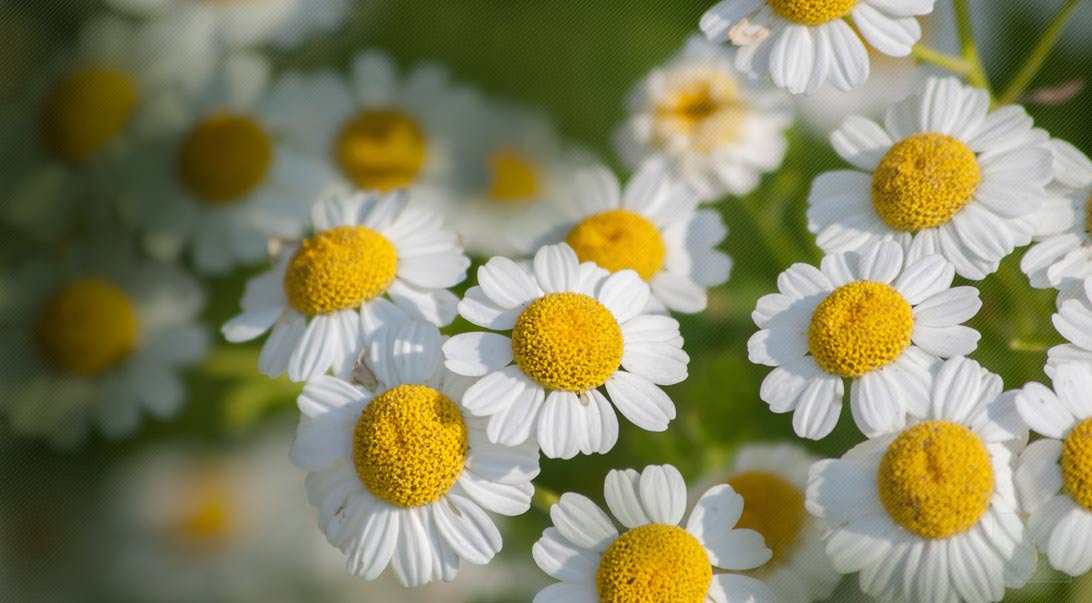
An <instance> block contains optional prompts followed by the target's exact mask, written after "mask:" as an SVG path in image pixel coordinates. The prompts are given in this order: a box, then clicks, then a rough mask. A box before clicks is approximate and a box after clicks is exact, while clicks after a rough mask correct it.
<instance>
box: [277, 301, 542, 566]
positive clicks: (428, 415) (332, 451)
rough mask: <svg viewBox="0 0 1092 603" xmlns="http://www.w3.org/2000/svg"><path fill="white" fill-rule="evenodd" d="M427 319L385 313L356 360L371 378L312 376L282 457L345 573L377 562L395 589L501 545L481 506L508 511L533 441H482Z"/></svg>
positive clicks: (474, 560) (526, 485)
mask: <svg viewBox="0 0 1092 603" xmlns="http://www.w3.org/2000/svg"><path fill="white" fill-rule="evenodd" d="M442 341H443V340H442V338H441V337H440V331H439V329H437V328H436V327H435V326H433V325H428V324H424V323H418V322H415V321H410V320H404V321H398V320H392V321H390V322H389V323H388V326H385V327H383V328H381V329H379V330H377V331H376V332H375V336H374V337H372V339H371V341H370V343H369V344H368V347H367V348H366V350H365V353H364V354H365V358H364V362H365V363H366V365H367V367H368V369H369V370H370V372H371V373H372V374H373V375H374V376H375V380H376V386H375V387H374V388H373V389H370V390H369V389H364V388H363V387H357V386H354V385H351V384H349V383H347V382H345V381H342V380H340V379H338V378H336V377H329V376H320V377H318V378H316V379H315V380H313V381H311V382H310V383H308V384H307V385H306V386H305V387H304V390H303V394H302V395H301V396H300V398H299V407H300V412H301V413H302V416H301V418H300V424H299V428H298V429H297V431H296V439H295V441H294V442H293V444H292V462H293V463H295V464H296V466H298V467H299V468H301V469H303V470H305V471H308V472H310V473H309V474H308V476H307V496H308V498H309V499H310V501H311V504H313V505H314V506H316V507H318V514H319V517H318V522H319V527H320V528H321V529H322V531H323V533H325V534H326V538H327V540H329V542H330V544H332V545H334V546H336V547H337V548H338V549H340V550H341V552H343V553H345V554H346V555H348V569H349V572H350V573H352V574H354V575H358V576H362V577H364V578H365V579H367V580H374V579H375V578H377V577H378V576H379V575H380V574H381V573H382V572H383V571H384V570H385V569H386V567H387V566H388V565H390V566H391V569H392V570H393V571H394V575H395V576H396V577H397V578H398V580H399V581H400V582H401V583H402V584H403V585H405V586H419V585H422V584H426V583H428V582H434V581H438V580H443V581H451V580H453V579H454V578H455V576H456V574H457V572H458V571H459V565H460V563H462V562H464V561H465V562H467V563H470V564H472V565H484V564H486V563H488V562H489V561H490V560H491V559H492V558H493V556H494V555H496V553H497V552H499V551H500V549H501V535H500V531H498V530H497V527H496V525H494V523H493V520H492V519H490V517H489V516H488V515H487V514H486V513H485V511H486V510H489V511H492V512H494V513H501V514H504V515H519V514H521V513H524V512H526V511H527V510H528V509H529V508H530V506H531V496H532V494H533V493H534V487H533V486H532V485H531V480H532V479H533V478H534V477H535V476H536V475H538V447H537V445H536V444H535V442H534V440H528V441H527V442H524V443H523V444H522V445H520V446H516V447H504V446H497V445H495V444H491V443H490V442H489V441H488V440H487V439H486V436H485V426H484V424H483V423H484V422H483V421H481V420H480V419H475V418H474V417H471V416H469V415H468V413H466V411H465V407H464V406H463V405H462V400H463V397H464V392H465V390H466V386H467V385H468V384H469V383H470V380H468V379H467V378H465V377H462V376H459V375H456V374H454V373H452V372H451V371H449V370H447V369H446V368H445V367H444V365H443V362H442V357H441V353H440V346H441V343H442Z"/></svg>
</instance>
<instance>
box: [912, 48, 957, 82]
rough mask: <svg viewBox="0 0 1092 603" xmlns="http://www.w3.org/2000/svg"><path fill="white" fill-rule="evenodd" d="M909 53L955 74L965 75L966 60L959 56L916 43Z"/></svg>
mask: <svg viewBox="0 0 1092 603" xmlns="http://www.w3.org/2000/svg"><path fill="white" fill-rule="evenodd" d="M910 53H911V54H912V55H914V58H915V59H917V60H919V61H921V62H923V63H929V64H930V65H936V66H937V67H940V68H941V69H944V70H946V71H951V72H952V73H954V74H956V75H962V76H966V75H967V71H968V70H967V62H966V61H964V60H963V59H962V58H961V57H957V56H953V55H950V54H947V53H944V52H940V51H939V50H934V49H932V48H928V47H925V46H922V45H921V44H918V45H917V46H915V47H913V48H912V49H911V50H910Z"/></svg>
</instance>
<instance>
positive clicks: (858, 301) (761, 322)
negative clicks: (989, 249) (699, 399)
mask: <svg viewBox="0 0 1092 603" xmlns="http://www.w3.org/2000/svg"><path fill="white" fill-rule="evenodd" d="M954 277H955V272H954V270H953V268H952V266H951V264H949V263H948V262H946V261H945V260H944V258H942V257H940V256H938V255H929V256H925V257H922V258H919V259H916V260H914V259H908V258H907V257H906V255H905V254H904V253H903V250H902V248H901V247H900V246H899V245H897V244H896V243H893V242H891V241H883V242H876V243H872V244H870V245H868V246H866V247H864V248H863V249H861V250H860V251H850V252H845V253H839V254H834V255H829V256H827V257H825V258H823V262H822V263H821V264H820V267H819V268H818V269H817V268H814V267H813V266H809V265H807V264H795V265H793V266H792V267H790V268H789V269H788V270H786V271H785V272H783V273H781V276H780V277H778V280H777V285H778V290H779V291H780V292H779V293H772V294H770V295H766V296H764V297H762V298H761V299H759V300H758V305H757V307H756V308H755V311H754V313H753V314H752V317H753V318H754V321H755V324H757V325H758V327H759V328H760V329H762V330H761V331H759V332H758V333H755V334H754V335H753V336H752V337H751V340H750V341H749V342H748V344H747V348H748V352H749V356H750V359H751V362H754V363H756V364H764V365H766V366H773V367H777V368H775V369H774V370H773V371H772V372H771V373H770V374H769V375H767V376H766V379H765V380H764V381H763V382H762V389H761V391H760V393H759V395H760V396H761V398H762V400H763V401H765V402H766V403H767V404H769V405H770V410H772V411H773V412H776V413H785V412H792V413H793V429H794V430H795V431H796V434H797V435H799V436H801V437H805V438H810V439H819V438H823V437H825V436H827V435H828V434H829V433H830V432H831V430H833V429H834V426H835V425H836V424H837V422H838V417H839V415H840V414H841V412H842V398H843V395H844V393H845V385H844V382H843V380H844V379H851V380H852V384H851V385H850V394H849V398H850V408H851V409H852V411H853V419H854V421H855V422H856V423H857V427H858V428H860V430H861V431H862V432H864V434H865V435H867V436H874V435H877V434H880V433H885V432H890V431H895V430H898V429H901V428H902V427H903V425H905V423H906V418H907V415H910V416H913V417H919V418H920V417H923V416H925V413H926V412H927V411H928V407H929V382H930V370H931V368H932V367H933V366H934V365H935V364H936V362H937V360H938V359H940V358H948V357H951V356H959V355H962V354H969V353H970V352H972V351H974V349H975V348H976V347H977V346H978V339H979V334H978V332H977V331H975V330H974V329H972V328H970V327H967V326H963V325H962V324H961V323H963V322H965V321H967V320H969V319H970V318H971V317H973V316H974V315H975V314H976V313H977V312H978V310H979V308H981V307H982V302H981V301H980V300H979V298H978V290H977V289H975V288H974V287H952V279H953V278H954Z"/></svg>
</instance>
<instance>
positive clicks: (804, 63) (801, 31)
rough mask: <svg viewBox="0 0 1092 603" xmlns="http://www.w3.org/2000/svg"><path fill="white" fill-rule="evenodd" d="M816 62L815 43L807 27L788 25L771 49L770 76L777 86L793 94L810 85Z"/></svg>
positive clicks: (799, 92)
mask: <svg viewBox="0 0 1092 603" xmlns="http://www.w3.org/2000/svg"><path fill="white" fill-rule="evenodd" d="M814 62H815V45H814V43H813V41H812V37H811V33H810V31H809V30H808V28H807V27H804V26H800V25H789V26H786V27H785V28H784V29H783V30H782V31H781V32H780V35H779V36H778V37H777V39H776V40H775V41H774V42H773V47H772V48H771V51H770V77H771V78H772V79H773V83H774V85H775V86H777V87H779V88H785V89H786V90H788V91H789V92H791V93H793V94H801V93H803V92H804V91H805V90H806V89H807V86H808V80H809V79H810V77H811V72H812V69H813V68H814Z"/></svg>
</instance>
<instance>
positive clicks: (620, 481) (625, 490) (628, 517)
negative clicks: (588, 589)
mask: <svg viewBox="0 0 1092 603" xmlns="http://www.w3.org/2000/svg"><path fill="white" fill-rule="evenodd" d="M640 478H641V475H640V474H639V473H637V472H636V471H634V470H633V469H625V470H621V471H620V470H612V471H611V472H610V473H608V474H607V479H606V483H605V485H604V488H603V492H604V495H605V498H606V500H607V507H608V508H610V512H611V513H613V514H614V516H615V517H617V518H618V521H620V522H622V525H624V526H626V527H627V528H636V527H637V526H643V525H645V524H648V523H652V520H651V519H649V517H648V514H646V513H645V509H644V507H642V506H641V499H640V494H639V492H638V484H639V483H640ZM733 525H735V524H734V522H733ZM688 529H689V528H688ZM691 531H692V530H691ZM559 579H560V578H559Z"/></svg>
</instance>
